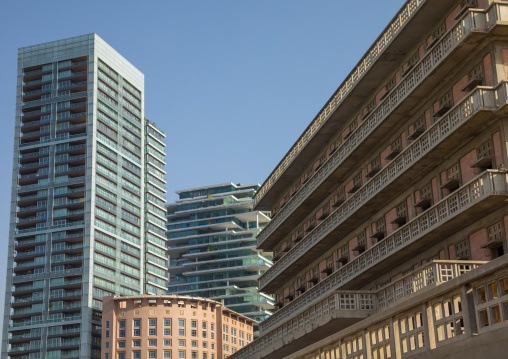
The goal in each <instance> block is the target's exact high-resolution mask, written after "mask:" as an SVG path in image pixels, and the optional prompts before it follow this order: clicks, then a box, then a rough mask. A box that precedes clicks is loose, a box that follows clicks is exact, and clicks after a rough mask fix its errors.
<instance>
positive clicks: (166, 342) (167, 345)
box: [164, 339, 171, 347]
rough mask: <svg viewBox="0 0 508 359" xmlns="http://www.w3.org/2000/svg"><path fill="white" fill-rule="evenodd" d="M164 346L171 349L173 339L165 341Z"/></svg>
mask: <svg viewBox="0 0 508 359" xmlns="http://www.w3.org/2000/svg"><path fill="white" fill-rule="evenodd" d="M164 346H165V347H170V346H171V339H166V340H164Z"/></svg>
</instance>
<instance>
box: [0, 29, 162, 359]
mask: <svg viewBox="0 0 508 359" xmlns="http://www.w3.org/2000/svg"><path fill="white" fill-rule="evenodd" d="M15 120H16V125H15V141H14V143H15V147H14V164H13V174H12V200H11V218H10V229H9V248H8V253H9V259H8V264H7V265H8V268H7V287H6V300H5V311H4V332H3V338H2V358H6V357H11V358H19V359H38V358H41V359H42V358H100V336H101V315H102V313H101V310H102V301H101V298H102V297H103V296H105V295H119V294H126V295H138V294H141V293H144V292H152V293H158V292H160V291H164V290H165V286H164V285H161V283H162V284H164V283H163V281H162V280H161V277H162V278H164V277H165V276H166V273H167V272H166V270H167V261H166V256H165V254H166V252H165V251H166V246H165V243H166V242H165V236H164V229H165V227H164V225H163V219H164V204H165V199H164V192H165V190H164V183H165V182H164V170H163V167H164V162H163V157H164V151H163V146H164V144H163V139H164V134H163V133H162V132H160V131H159V130H157V129H156V128H155V127H154V125H153V124H152V123H151V122H145V120H144V75H143V74H142V73H141V72H139V71H138V70H137V69H136V68H135V67H134V66H132V65H131V64H130V63H129V62H128V61H127V60H125V59H124V58H123V57H122V56H121V55H120V54H118V53H117V52H116V51H115V50H114V49H113V48H111V47H110V46H109V45H108V44H106V43H105V42H104V41H103V40H102V39H101V38H99V37H98V36H97V35H95V34H90V35H84V36H79V37H74V38H70V39H65V40H60V41H55V42H50V43H45V44H41V45H36V46H30V47H25V48H21V49H19V52H18V76H17V92H16V119H15ZM161 218H162V219H161ZM145 263H146V264H145Z"/></svg>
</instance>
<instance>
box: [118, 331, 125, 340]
mask: <svg viewBox="0 0 508 359" xmlns="http://www.w3.org/2000/svg"><path fill="white" fill-rule="evenodd" d="M118 336H119V337H120V338H125V329H122V330H119V331H118Z"/></svg>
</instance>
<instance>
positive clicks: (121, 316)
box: [102, 295, 254, 359]
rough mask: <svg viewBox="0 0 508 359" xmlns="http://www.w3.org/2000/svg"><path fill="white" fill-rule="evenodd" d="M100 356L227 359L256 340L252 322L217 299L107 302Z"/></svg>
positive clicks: (107, 299)
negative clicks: (253, 339)
mask: <svg viewBox="0 0 508 359" xmlns="http://www.w3.org/2000/svg"><path fill="white" fill-rule="evenodd" d="M102 323H103V328H102V358H103V359H113V358H114V359H117V358H118V359H126V358H136V359H137V358H140V359H144V358H187V359H223V358H227V357H228V356H229V355H230V354H232V353H235V352H236V351H238V350H239V349H240V348H242V347H243V346H245V345H246V344H248V343H250V342H251V341H252V336H253V324H254V321H253V320H252V319H250V318H248V317H246V316H243V315H241V314H238V313H236V312H234V311H232V310H229V309H228V308H226V307H224V306H222V305H221V303H219V302H216V301H214V300H210V299H205V298H198V297H189V296H178V295H151V296H150V295H143V296H128V297H125V296H121V297H105V298H104V316H103V319H102Z"/></svg>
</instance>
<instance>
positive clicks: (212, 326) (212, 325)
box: [203, 323, 214, 330]
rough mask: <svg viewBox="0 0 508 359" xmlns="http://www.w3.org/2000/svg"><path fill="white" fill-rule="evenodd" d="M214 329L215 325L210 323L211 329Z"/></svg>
mask: <svg viewBox="0 0 508 359" xmlns="http://www.w3.org/2000/svg"><path fill="white" fill-rule="evenodd" d="M213 328H214V323H210V329H211V330H214V329H213ZM203 329H204V328H203Z"/></svg>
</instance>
